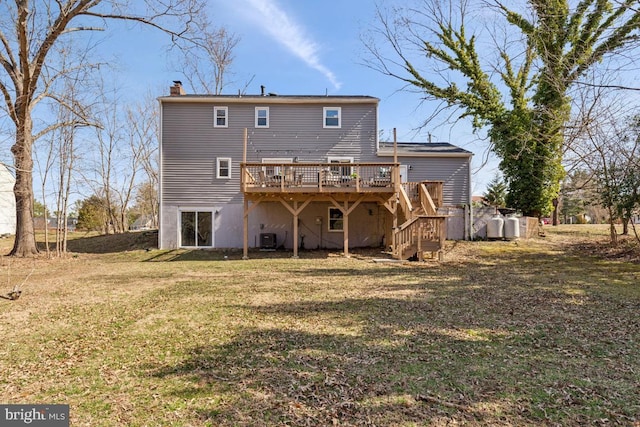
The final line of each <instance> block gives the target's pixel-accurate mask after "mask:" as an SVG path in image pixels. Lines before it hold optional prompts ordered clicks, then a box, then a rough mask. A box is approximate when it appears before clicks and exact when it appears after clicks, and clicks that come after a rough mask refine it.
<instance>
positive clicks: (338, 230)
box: [327, 206, 344, 233]
mask: <svg viewBox="0 0 640 427" xmlns="http://www.w3.org/2000/svg"><path fill="white" fill-rule="evenodd" d="M332 209H333V210H336V211H338V212H340V215H342V218H340V219H338V218H336V219H335V220H334V221H342V228H340V229H337V228H331V210H332ZM327 231H328V232H330V233H343V232H344V213H342V211H341V210H340V209H338V208H336V207H335V206H329V207H328V208H327Z"/></svg>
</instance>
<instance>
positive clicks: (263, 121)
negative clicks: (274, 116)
mask: <svg viewBox="0 0 640 427" xmlns="http://www.w3.org/2000/svg"><path fill="white" fill-rule="evenodd" d="M256 127H257V128H268V127H269V107H256Z"/></svg>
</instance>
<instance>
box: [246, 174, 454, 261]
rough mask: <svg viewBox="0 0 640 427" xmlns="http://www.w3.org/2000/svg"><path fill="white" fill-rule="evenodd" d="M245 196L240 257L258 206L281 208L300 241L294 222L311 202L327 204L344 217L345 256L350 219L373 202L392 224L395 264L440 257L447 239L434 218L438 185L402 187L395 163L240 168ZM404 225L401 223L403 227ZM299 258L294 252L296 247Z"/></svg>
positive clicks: (441, 220)
mask: <svg viewBox="0 0 640 427" xmlns="http://www.w3.org/2000/svg"><path fill="white" fill-rule="evenodd" d="M240 166H241V182H240V185H241V190H242V192H243V194H244V241H245V243H244V257H245V258H246V257H248V234H247V233H248V216H249V213H250V212H251V211H252V210H253V209H254V208H255V207H256V206H257V205H259V204H260V203H263V202H279V203H281V204H282V205H283V206H284V207H285V208H286V209H287V210H288V211H289V212H290V213H291V215H292V216H293V239H294V242H296V241H298V216H299V215H300V214H301V213H302V211H303V210H304V209H305V207H306V206H308V204H309V203H311V202H329V203H332V204H333V205H334V206H335V207H336V208H338V209H340V211H342V213H343V227H344V229H343V237H344V254H345V256H349V214H350V213H351V212H352V211H353V209H355V208H356V207H357V206H358V205H359V204H360V203H363V202H371V201H375V202H377V203H379V204H380V205H382V206H384V207H385V208H386V209H387V210H388V211H389V213H390V214H391V215H392V218H393V230H392V236H388V239H387V241H388V242H392V243H391V251H392V254H393V256H394V258H398V259H407V258H410V257H411V256H413V254H417V256H418V258H419V259H420V260H422V259H423V253H424V252H431V253H432V255H433V256H435V254H438V257H439V258H442V248H443V245H444V240H445V238H446V226H445V219H446V217H444V216H442V215H438V213H437V208H438V207H439V206H441V203H442V184H443V183H442V182H413V183H402V184H401V183H400V167H399V164H397V163H339V164H338V163H257V162H256V163H249V162H244V163H241V165H240ZM401 221H402V222H401ZM293 256H294V258H297V256H298V248H297V247H295V246H294V248H293Z"/></svg>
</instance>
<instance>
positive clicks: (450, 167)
mask: <svg viewBox="0 0 640 427" xmlns="http://www.w3.org/2000/svg"><path fill="white" fill-rule="evenodd" d="M378 159H379V160H378V161H383V162H386V161H393V158H388V157H378ZM469 161H470V158H468V157H400V156H399V157H398V162H400V164H403V165H408V166H411V170H410V171H409V172H408V181H410V182H418V181H444V183H443V186H442V187H443V188H442V197H443V204H444V205H445V206H464V205H468V204H469V200H470V198H471V194H470V191H471V183H470V182H469V167H470V164H469Z"/></svg>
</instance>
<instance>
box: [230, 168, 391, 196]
mask: <svg viewBox="0 0 640 427" xmlns="http://www.w3.org/2000/svg"><path fill="white" fill-rule="evenodd" d="M240 168H241V183H240V185H241V189H242V191H244V192H309V191H320V192H321V191H327V192H333V191H363V192H375V191H382V192H388V191H394V190H395V182H394V178H393V177H395V176H398V175H397V170H398V166H397V165H395V164H393V163H340V164H338V163H243V164H241V165H240Z"/></svg>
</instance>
